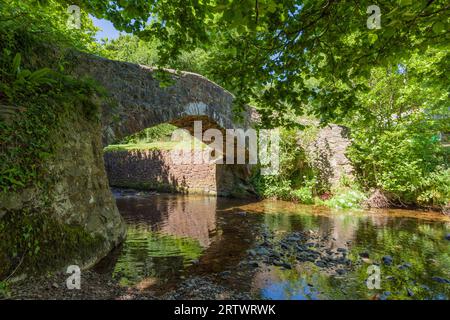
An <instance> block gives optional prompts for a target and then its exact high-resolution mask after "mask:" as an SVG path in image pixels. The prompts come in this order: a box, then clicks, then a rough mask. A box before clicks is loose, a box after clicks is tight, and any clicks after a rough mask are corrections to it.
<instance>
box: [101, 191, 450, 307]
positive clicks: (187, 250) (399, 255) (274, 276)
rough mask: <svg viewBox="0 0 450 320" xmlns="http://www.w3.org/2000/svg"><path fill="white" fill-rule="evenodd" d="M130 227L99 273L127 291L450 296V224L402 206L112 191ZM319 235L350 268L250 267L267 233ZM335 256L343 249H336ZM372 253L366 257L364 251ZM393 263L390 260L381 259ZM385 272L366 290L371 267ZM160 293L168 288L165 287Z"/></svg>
mask: <svg viewBox="0 0 450 320" xmlns="http://www.w3.org/2000/svg"><path fill="white" fill-rule="evenodd" d="M115 196H116V201H117V206H118V208H119V211H120V212H121V214H122V216H123V217H124V219H125V220H126V222H127V224H128V236H127V240H126V241H125V243H124V244H123V245H122V246H121V247H120V248H117V249H116V250H115V251H114V252H112V253H111V254H110V255H109V256H108V257H107V258H105V259H104V260H103V261H101V262H100V263H99V265H97V267H96V271H97V272H101V273H110V274H111V276H112V277H114V278H116V279H119V280H120V282H121V283H122V284H124V285H130V286H131V285H133V286H137V287H139V286H142V283H145V284H146V286H145V287H147V288H151V287H152V286H154V287H159V288H160V289H159V290H163V291H164V290H166V289H164V288H165V285H167V288H168V287H169V284H170V286H171V287H173V286H176V284H177V283H179V282H180V281H182V280H183V279H189V278H191V277H194V276H213V277H214V279H215V281H216V282H217V283H220V284H221V285H225V286H227V287H229V288H232V289H234V290H238V291H242V292H251V293H252V294H253V295H254V296H255V297H259V298H263V299H299V300H301V299H371V298H377V299H384V298H386V299H408V298H413V299H448V298H449V297H450V291H449V288H450V284H449V283H445V280H446V279H449V278H450V242H449V241H448V240H445V235H446V234H447V233H448V232H449V228H450V219H448V218H445V217H442V216H440V215H437V214H433V213H426V214H425V213H418V212H413V211H405V210H384V211H374V212H368V211H361V212H350V211H336V210H335V211H333V210H330V209H326V208H319V207H312V206H302V205H296V204H292V203H287V202H283V201H269V200H265V201H261V202H257V203H249V202H245V201H242V200H236V199H226V198H215V197H203V196H182V195H169V194H161V195H157V194H151V193H136V192H131V191H125V190H122V191H120V190H119V191H116V192H115ZM296 231H301V232H311V233H315V234H318V236H319V238H320V241H321V246H322V247H323V250H327V251H329V252H331V251H333V253H336V254H337V253H339V252H343V251H345V255H346V256H347V257H348V259H350V260H351V261H352V262H353V266H354V267H353V269H352V271H351V272H347V273H345V274H339V275H337V274H330V273H327V272H323V270H321V269H320V268H318V267H317V266H316V265H315V264H314V263H311V262H298V261H296V260H295V258H294V259H293V260H291V261H292V262H293V267H292V268H285V267H283V266H274V265H270V264H261V263H259V264H254V263H252V261H251V260H252V257H251V256H250V255H249V251H252V250H253V249H255V248H257V247H258V243H260V242H261V239H262V235H263V233H264V232H270V233H271V234H273V235H274V237H275V238H281V237H283V236H284V235H286V234H289V233H292V232H296ZM336 251H337V252H336ZM362 252H366V253H369V257H366V258H365V259H362V260H361V257H360V255H361V253H362ZM386 256H389V258H392V263H390V264H389V265H387V264H384V263H383V262H382V261H383V257H386ZM369 265H377V266H379V267H380V271H381V288H380V289H379V290H376V289H375V290H369V289H368V288H367V284H366V279H367V277H368V274H367V267H368V266H369ZM161 288H162V289H161Z"/></svg>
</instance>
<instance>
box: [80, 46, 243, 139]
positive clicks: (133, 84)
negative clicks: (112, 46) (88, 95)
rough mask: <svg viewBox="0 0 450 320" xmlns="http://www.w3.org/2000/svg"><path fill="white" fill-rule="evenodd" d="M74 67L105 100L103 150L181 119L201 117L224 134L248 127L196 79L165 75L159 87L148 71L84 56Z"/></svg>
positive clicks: (212, 87) (218, 91) (222, 96)
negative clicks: (98, 87) (165, 80)
mask: <svg viewBox="0 0 450 320" xmlns="http://www.w3.org/2000/svg"><path fill="white" fill-rule="evenodd" d="M78 61H79V63H78V64H77V67H76V69H75V70H74V71H75V73H76V74H78V75H83V76H89V77H91V78H93V79H95V80H96V81H97V82H98V83H99V84H101V85H102V86H103V87H104V88H106V90H107V91H108V93H109V96H110V99H109V100H108V103H107V104H105V105H103V107H102V131H103V132H102V141H103V145H108V144H111V143H113V142H116V141H118V140H120V139H121V138H123V137H125V136H128V135H130V134H133V133H135V132H138V131H141V130H143V129H145V128H148V127H151V126H154V125H157V124H160V123H165V122H172V121H174V120H177V119H180V118H183V117H187V116H207V117H208V118H210V119H211V120H213V121H214V122H216V123H217V124H218V125H220V126H221V127H222V128H227V129H232V128H240V127H242V128H246V127H248V126H249V119H250V116H249V114H250V113H249V112H243V113H241V114H240V117H237V116H236V115H235V114H234V113H233V108H232V104H233V99H234V98H233V95H232V94H231V93H230V92H228V91H226V90H225V89H223V88H221V87H220V86H219V85H217V84H215V83H214V82H212V81H210V80H208V79H207V78H205V77H203V76H201V75H198V74H195V73H191V72H177V71H174V70H169V69H166V70H165V71H166V72H167V74H168V75H169V77H170V78H171V80H172V81H173V82H172V83H171V85H169V86H168V87H161V86H160V84H159V81H158V80H157V79H156V77H155V69H154V68H151V67H147V66H143V65H137V64H132V63H127V62H119V61H113V60H108V59H104V58H100V57H97V56H92V55H86V54H80V55H79V56H78ZM237 118H240V119H237Z"/></svg>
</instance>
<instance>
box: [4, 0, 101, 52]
mask: <svg viewBox="0 0 450 320" xmlns="http://www.w3.org/2000/svg"><path fill="white" fill-rule="evenodd" d="M71 4H74V3H69V4H67V5H66V4H65V3H64V1H55V0H44V1H42V0H39V1H38V0H0V7H1V8H2V9H1V11H0V30H2V35H0V39H1V40H2V42H3V44H2V45H3V46H5V44H11V42H15V43H16V47H13V48H8V50H11V53H15V52H18V51H20V48H24V47H26V46H27V43H30V42H31V43H36V42H39V43H42V44H53V45H54V44H58V45H59V46H61V47H75V48H78V49H80V50H84V51H89V52H96V53H100V45H99V44H97V43H96V42H95V41H94V36H95V33H96V32H97V31H98V29H97V28H95V27H94V26H93V24H92V21H91V19H90V18H89V16H88V12H87V11H85V10H81V17H80V18H81V28H80V29H76V28H68V27H67V21H68V18H69V13H68V12H67V8H68V6H69V5H71Z"/></svg>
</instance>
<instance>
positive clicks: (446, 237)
mask: <svg viewBox="0 0 450 320" xmlns="http://www.w3.org/2000/svg"><path fill="white" fill-rule="evenodd" d="M445 240H448V241H450V233H447V234H446V235H445Z"/></svg>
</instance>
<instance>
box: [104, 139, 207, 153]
mask: <svg viewBox="0 0 450 320" xmlns="http://www.w3.org/2000/svg"><path fill="white" fill-rule="evenodd" d="M177 146H181V147H182V148H183V149H190V148H191V143H190V141H182V142H180V141H153V142H139V143H128V144H111V145H109V146H107V147H105V148H104V149H103V151H104V152H114V151H129V150H173V149H175V148H176V147H177ZM199 146H200V147H201V148H202V150H204V148H205V146H206V144H204V143H200V144H199Z"/></svg>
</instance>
